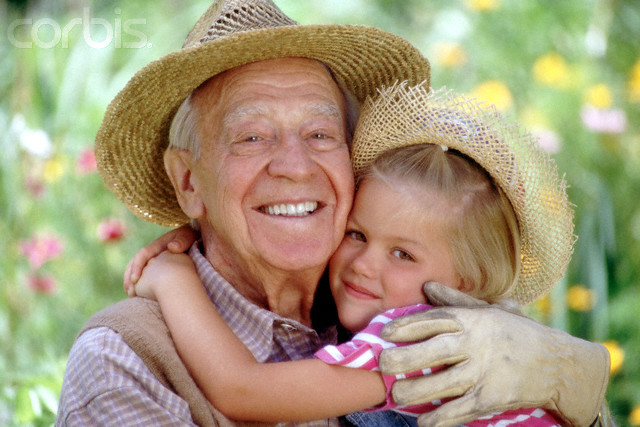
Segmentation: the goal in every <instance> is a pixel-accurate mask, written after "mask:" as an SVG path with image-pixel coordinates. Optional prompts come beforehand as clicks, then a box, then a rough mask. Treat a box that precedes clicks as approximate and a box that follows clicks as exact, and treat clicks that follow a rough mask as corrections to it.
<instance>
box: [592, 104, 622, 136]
mask: <svg viewBox="0 0 640 427" xmlns="http://www.w3.org/2000/svg"><path fill="white" fill-rule="evenodd" d="M580 117H581V118H582V123H583V124H584V125H585V127H586V128H587V129H589V130H590V131H591V132H596V133H622V132H624V131H625V130H626V129H627V116H626V114H625V113H624V111H622V110H619V109H601V108H596V107H594V106H592V105H585V106H584V107H583V108H582V111H581V113H580Z"/></svg>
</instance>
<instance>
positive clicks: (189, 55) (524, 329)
mask: <svg viewBox="0 0 640 427" xmlns="http://www.w3.org/2000/svg"><path fill="white" fill-rule="evenodd" d="M428 78H429V65H428V62H427V60H426V59H425V58H424V57H422V55H421V54H420V53H419V52H418V51H417V50H416V49H415V48H413V47H412V46H411V45H409V44H408V43H407V42H406V41H404V40H402V39H400V38H398V37H396V36H394V35H392V34H388V33H385V32H383V31H380V30H377V29H374V28H369V27H356V26H300V25H296V23H295V22H293V21H291V20H290V19H289V18H288V17H287V16H286V15H284V14H283V13H282V12H281V11H280V10H279V9H278V8H277V7H276V6H275V5H274V4H273V3H272V2H271V1H270V0H244V1H239V0H236V1H233V0H226V1H225V0H220V1H217V2H215V3H214V4H213V5H212V6H211V8H209V10H207V12H205V14H204V15H203V16H202V18H201V19H200V20H199V21H198V23H196V26H195V27H194V29H193V30H192V31H191V33H190V34H189V36H188V37H187V40H186V42H185V46H184V48H183V49H181V50H180V51H178V52H175V53H173V54H170V55H167V56H166V57H164V58H161V59H160V60H158V61H156V62H154V63H151V64H150V65H148V66H147V67H145V68H144V69H143V70H141V71H140V72H139V73H138V74H137V75H136V76H135V77H134V78H133V79H132V80H131V81H130V82H129V83H128V84H127V86H126V87H125V88H124V89H123V91H122V92H121V93H120V94H119V95H118V96H117V97H116V99H115V100H114V101H113V102H112V104H111V105H110V106H109V109H108V111H107V113H106V115H105V119H104V122H103V124H102V127H101V129H100V131H99V133H98V136H97V144H96V153H97V157H98V162H99V166H100V170H101V173H102V175H103V177H104V180H105V182H106V183H107V185H108V186H109V187H110V188H111V189H112V190H113V191H114V192H115V193H116V194H117V195H118V196H119V197H120V198H121V199H122V200H123V201H124V202H125V204H127V206H128V207H129V208H130V209H131V210H132V211H133V212H135V213H136V214H137V215H138V216H140V217H141V218H143V219H146V220H149V221H153V222H156V223H158V224H163V225H178V224H184V223H186V222H187V221H188V220H189V219H191V220H196V222H197V223H198V224H199V226H200V230H201V236H202V240H201V241H200V242H199V243H197V244H195V245H193V246H192V247H191V249H190V251H189V255H190V256H191V258H192V260H193V262H194V264H195V265H196V267H197V270H198V274H199V275H200V278H201V279H202V282H203V284H204V286H205V288H206V290H207V293H208V294H209V297H210V299H211V302H212V303H213V304H214V305H215V306H216V308H217V309H218V311H219V312H220V313H221V315H222V316H223V318H224V319H225V321H226V322H227V323H228V324H229V326H231V328H232V329H233V331H234V332H235V333H236V334H237V335H238V337H239V338H240V339H241V340H242V341H243V342H244V344H245V345H246V346H247V347H248V348H249V349H250V350H251V352H252V353H253V354H254V356H255V357H256V359H257V360H259V361H263V362H266V361H281V360H294V359H300V358H308V357H311V355H312V354H313V353H314V351H315V350H317V349H318V348H319V347H321V346H323V345H325V344H328V343H334V342H335V341H336V339H337V334H336V328H335V317H334V316H332V311H331V305H330V304H329V305H323V304H325V303H326V298H324V296H323V291H326V287H324V286H319V283H321V277H322V274H323V271H324V269H325V267H326V264H327V261H328V259H329V257H330V255H331V253H332V252H333V251H334V250H335V248H336V247H337V245H338V243H339V242H340V240H341V238H342V236H343V234H344V228H345V222H346V218H347V214H348V212H349V209H350V207H351V199H352V196H353V177H352V172H351V167H350V163H349V148H348V143H349V140H350V135H351V132H352V131H353V124H354V123H355V120H356V118H357V103H358V102H361V101H363V100H364V99H365V98H366V96H368V95H371V94H374V93H375V90H376V88H377V87H379V86H381V85H385V84H392V83H393V82H395V81H396V80H408V81H409V82H410V83H413V84H415V83H418V82H420V81H423V80H428ZM354 96H355V99H354ZM168 144H170V147H169V149H168V150H166V148H167V145H168ZM165 150H166V152H165ZM163 159H164V167H163V161H162V160H163ZM440 298H442V294H440ZM188 309H189V308H188V307H185V310H188ZM433 311H434V312H435V313H436V314H435V315H434V316H440V317H439V318H438V317H436V318H435V319H420V320H419V321H418V322H417V323H415V322H411V321H410V320H403V321H404V322H405V323H407V325H404V326H403V325H402V324H399V325H396V326H397V330H396V331H395V333H396V337H397V339H401V338H402V335H407V336H408V339H415V338H416V337H417V336H425V337H427V336H430V335H438V334H440V333H442V332H444V333H446V334H445V335H446V336H447V340H446V341H444V343H445V344H446V345H445V346H440V345H439V344H437V342H438V341H433V340H431V342H435V343H436V346H435V347H434V346H433V345H431V346H430V345H429V344H430V341H426V342H424V343H421V344H417V346H418V347H417V348H416V347H415V346H409V347H405V348H404V350H403V352H402V353H391V354H389V355H388V356H389V357H388V358H387V360H386V362H387V364H388V369H390V370H398V369H400V370H403V369H405V370H406V371H412V370H415V365H422V364H424V363H426V364H427V365H428V364H443V363H452V364H456V365H455V366H454V367H452V368H450V369H448V370H446V371H445V372H446V373H445V374H444V375H433V376H432V377H433V378H428V377H425V378H424V380H423V381H422V382H418V383H417V384H416V383H415V382H412V383H408V384H404V385H402V386H401V387H400V389H399V390H398V397H399V398H400V399H412V398H416V399H425V400H426V399H430V400H432V399H433V398H434V396H435V397H447V396H461V395H462V396H463V397H462V398H461V399H460V400H461V404H460V405H458V406H456V405H452V404H448V405H443V407H442V410H441V411H435V412H434V413H432V414H429V417H430V418H428V419H423V420H421V422H427V423H432V424H439V425H449V424H451V423H460V422H464V421H466V420H469V419H473V418H475V417H477V416H478V415H480V414H483V413H487V412H491V411H492V410H496V409H500V410H503V409H505V408H510V407H519V406H531V405H532V404H533V405H536V406H545V407H547V408H548V409H550V410H552V411H555V412H556V413H558V414H559V416H562V417H563V419H564V420H566V422H567V424H574V425H582V424H589V423H591V422H592V421H593V420H594V419H595V418H596V416H597V411H598V407H599V404H600V402H601V401H602V399H603V394H604V389H605V388H606V382H607V372H608V358H607V355H606V351H604V350H603V349H602V348H601V347H599V346H597V345H594V344H590V343H586V342H584V341H581V340H578V339H575V338H572V337H569V336H567V335H566V334H563V333H561V332H558V331H553V330H550V329H548V328H545V327H543V326H541V325H538V324H536V323H535V322H533V321H530V320H529V319H526V318H524V317H521V316H518V315H514V314H511V313H508V312H506V311H503V310H500V309H497V308H493V307H484V308H474V309H462V308H443V309H441V311H440V314H439V315H438V314H437V313H438V311H437V310H433ZM478 315H480V317H481V318H482V319H483V322H484V323H485V324H487V325H491V324H492V321H494V320H496V319H499V320H497V321H498V322H504V321H505V320H503V318H504V317H508V318H509V319H508V321H509V322H510V324H511V325H513V328H512V330H511V331H512V332H511V334H512V335H509V334H507V335H506V339H505V334H504V333H502V334H496V333H495V330H494V329H493V328H490V327H487V328H476V329H472V328H471V326H472V325H473V322H476V321H478V320H477V317H478ZM416 325H418V327H417V329H418V330H419V332H418V333H416V332H415V330H414V329H416ZM203 326H205V325H203ZM407 327H408V328H409V330H408V331H407ZM470 329H471V330H470ZM451 332H455V334H453V335H451ZM194 333H195V334H197V333H198V331H194ZM520 336H526V337H527V338H528V339H529V340H534V341H535V342H536V343H537V345H533V346H532V345H528V346H526V347H525V346H520V345H519V344H518V341H517V338H519V337H520ZM438 338H439V337H436V340H437V339H438ZM511 339H514V340H515V341H510V340H511ZM520 339H521V338H520ZM501 340H504V341H501ZM478 342H481V343H482V345H477V344H478ZM419 346H423V347H422V348H421V347H419ZM532 349H533V350H532ZM559 349H561V350H559ZM407 351H408V353H407ZM556 351H558V354H556V353H555V352H556ZM420 355H425V356H426V357H419V356H420ZM494 357H495V359H496V362H495V363H492V360H493V359H494ZM458 362H463V363H458ZM497 366H500V368H499V369H500V371H497V372H496V369H498V368H497ZM504 377H509V379H510V387H503V386H501V385H500V384H501V382H502V384H504ZM302 380H304V379H301V381H302ZM400 384H402V382H401V383H400ZM495 384H498V385H497V386H496V385H495ZM456 408H457V409H456ZM103 424H123V425H234V424H235V423H234V422H232V421H231V420H228V419H227V418H225V417H224V416H223V415H222V414H220V413H219V412H218V411H217V410H215V408H213V407H211V405H210V404H209V403H208V402H207V400H206V399H205V398H204V396H203V395H202V393H201V392H200V390H199V389H198V388H197V386H196V385H195V383H194V381H193V380H192V379H191V377H190V376H189V374H188V372H187V370H186V368H185V366H184V365H183V364H182V362H181V360H180V358H179V356H178V354H177V351H176V349H175V347H174V345H173V343H172V340H171V336H170V335H169V333H168V329H167V327H166V325H165V324H164V321H163V319H162V316H161V313H160V310H159V308H158V306H157V304H156V303H155V302H151V301H147V300H141V299H137V298H136V299H130V300H126V301H123V302H121V303H118V304H116V305H114V306H112V307H109V308H107V309H106V310H104V311H103V312H101V313H98V314H97V315H96V316H94V317H93V318H92V319H91V320H90V321H89V322H88V324H87V325H86V326H85V328H84V329H83V331H82V332H81V334H80V335H79V337H78V340H77V341H76V343H75V344H74V347H73V349H72V351H71V354H70V357H69V364H68V367H67V371H66V374H65V380H64V385H63V390H62V396H61V404H60V410H59V414H58V421H57V425H103ZM308 425H338V420H319V421H317V422H314V423H308Z"/></svg>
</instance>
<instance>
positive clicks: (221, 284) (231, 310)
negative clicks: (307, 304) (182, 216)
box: [189, 242, 336, 362]
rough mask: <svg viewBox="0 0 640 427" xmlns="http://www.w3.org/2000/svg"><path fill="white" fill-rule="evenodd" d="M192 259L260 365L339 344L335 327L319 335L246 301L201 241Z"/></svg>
mask: <svg viewBox="0 0 640 427" xmlns="http://www.w3.org/2000/svg"><path fill="white" fill-rule="evenodd" d="M189 256H190V257H191V259H192V260H193V263H194V264H195V266H196V270H197V272H198V275H199V276H200V280H201V281H202V283H203V285H204V288H205V290H206V292H207V294H208V295H209V299H210V300H211V302H212V303H213V305H214V306H215V307H216V310H218V312H219V313H220V315H221V316H222V318H223V319H224V321H225V322H226V323H227V324H228V325H229V327H230V328H231V329H232V331H233V332H234V333H235V334H236V336H238V338H239V339H240V341H242V342H243V343H244V344H245V346H247V348H248V349H249V351H251V353H252V354H253V356H254V357H255V358H256V360H257V361H258V362H268V361H280V360H295V359H301V358H308V357H311V356H313V353H314V352H315V351H316V350H318V349H319V348H320V347H322V346H323V345H326V344H333V343H335V341H336V330H335V328H327V329H324V330H322V331H321V333H320V335H318V332H316V331H315V330H314V329H311V328H309V327H307V326H305V325H303V324H302V323H300V322H298V321H296V320H293V319H288V318H285V317H282V316H279V315H277V314H275V313H273V312H271V311H269V310H265V309H263V308H260V307H258V306H257V305H255V304H253V303H251V302H250V301H249V300H247V299H246V298H244V297H243V296H242V295H241V294H240V293H239V292H238V291H237V290H236V289H235V288H234V287H233V286H232V285H231V284H230V283H229V282H227V281H226V280H225V279H224V278H223V277H222V276H221V275H220V274H219V273H218V272H217V271H215V270H214V268H213V266H212V265H211V264H210V263H209V261H208V260H207V259H206V258H205V257H204V255H203V254H202V251H201V250H200V246H199V242H196V243H194V244H193V246H192V247H191V249H190V251H189Z"/></svg>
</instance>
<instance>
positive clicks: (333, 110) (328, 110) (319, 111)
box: [304, 103, 344, 120]
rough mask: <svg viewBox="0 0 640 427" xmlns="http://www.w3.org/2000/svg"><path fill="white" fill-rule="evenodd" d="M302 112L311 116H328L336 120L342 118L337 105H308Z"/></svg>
mask: <svg viewBox="0 0 640 427" xmlns="http://www.w3.org/2000/svg"><path fill="white" fill-rule="evenodd" d="M304 110H305V112H306V113H309V114H311V115H318V116H330V117H333V118H335V119H338V120H342V119H343V116H344V115H343V113H342V111H341V110H340V108H338V106H337V105H335V104H330V103H323V104H312V105H308V106H306V107H305V109H304Z"/></svg>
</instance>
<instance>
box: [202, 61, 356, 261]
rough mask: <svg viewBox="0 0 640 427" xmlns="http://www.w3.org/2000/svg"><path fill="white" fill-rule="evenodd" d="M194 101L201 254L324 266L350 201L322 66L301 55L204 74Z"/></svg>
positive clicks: (332, 95)
mask: <svg viewBox="0 0 640 427" xmlns="http://www.w3.org/2000/svg"><path fill="white" fill-rule="evenodd" d="M194 101H195V105H196V107H197V108H198V111H199V113H200V119H201V120H200V129H199V131H200V133H199V135H200V141H201V145H202V156H201V158H200V159H199V160H198V161H197V162H196V163H195V167H194V168H193V170H192V181H193V182H194V188H196V191H199V194H200V197H201V198H202V203H203V205H204V207H205V211H206V212H205V213H204V218H202V219H201V223H202V224H203V236H204V237H205V239H207V238H209V240H210V243H212V245H209V246H213V247H207V248H206V250H207V257H208V258H209V259H211V257H210V256H209V251H212V250H213V251H216V252H217V253H218V255H219V256H221V257H222V258H223V259H224V262H226V263H228V264H230V265H232V266H234V265H235V266H240V267H242V266H245V267H247V266H250V268H252V269H253V268H256V267H257V268H261V267H266V268H267V269H273V268H275V269H278V270H284V271H303V270H307V269H318V268H324V266H325V264H326V262H327V260H328V259H329V257H330V256H331V254H332V253H333V251H334V250H335V249H336V247H337V246H338V244H339V243H340V241H341V239H342V237H343V234H344V228H345V224H346V219H347V215H348V213H349V210H350V208H351V203H352V198H353V175H352V169H351V163H350V160H349V149H348V146H347V136H346V132H347V131H346V119H345V117H346V114H345V103H344V99H343V96H342V94H341V92H340V90H339V88H338V86H337V85H336V83H335V82H334V81H333V79H332V78H331V76H330V75H329V73H328V71H327V70H326V69H325V68H324V66H323V65H322V64H320V63H319V62H316V61H313V60H309V59H301V58H285V59H277V60H268V61H261V62H256V63H253V64H248V65H245V66H242V67H238V68H234V69H232V70H230V71H227V72H225V73H224V74H222V75H219V76H217V77H216V78H214V79H212V80H211V81H210V82H208V83H207V85H206V86H204V87H203V88H201V89H200V90H199V91H198V92H197V94H196V95H195V100H194ZM205 242H206V240H205ZM208 243H209V242H207V244H208Z"/></svg>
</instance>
